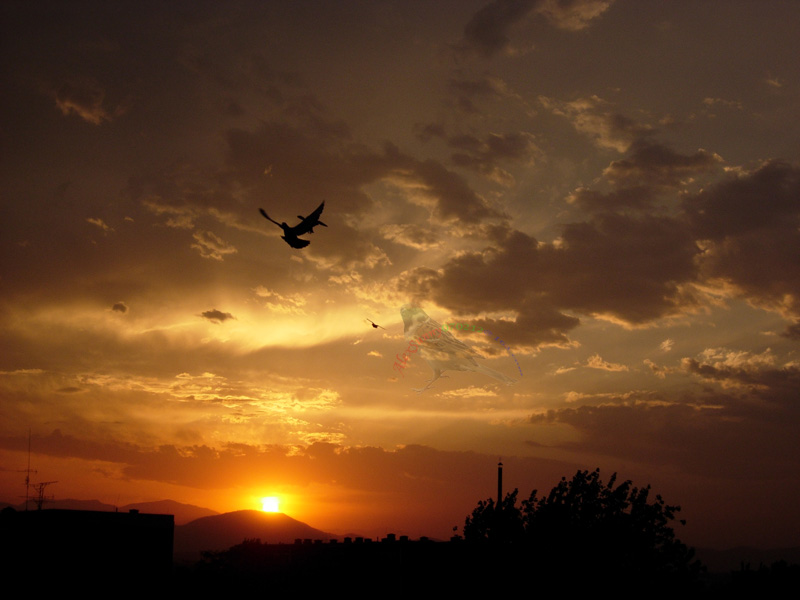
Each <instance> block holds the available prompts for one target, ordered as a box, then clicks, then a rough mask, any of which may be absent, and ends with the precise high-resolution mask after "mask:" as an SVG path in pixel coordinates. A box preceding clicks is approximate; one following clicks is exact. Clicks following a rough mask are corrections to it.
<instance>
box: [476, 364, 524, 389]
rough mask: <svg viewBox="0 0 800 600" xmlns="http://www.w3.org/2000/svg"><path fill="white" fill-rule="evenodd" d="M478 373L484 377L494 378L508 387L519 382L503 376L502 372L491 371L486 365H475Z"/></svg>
mask: <svg viewBox="0 0 800 600" xmlns="http://www.w3.org/2000/svg"><path fill="white" fill-rule="evenodd" d="M474 370H475V371H476V372H477V373H483V374H484V375H488V376H489V377H494V378H495V379H497V380H498V381H502V382H503V383H505V384H506V385H514V384H515V383H516V382H517V380H516V379H511V377H507V376H506V375H503V374H502V373H501V372H500V371H495V370H494V369H490V368H489V367H486V366H484V365H475V369H474Z"/></svg>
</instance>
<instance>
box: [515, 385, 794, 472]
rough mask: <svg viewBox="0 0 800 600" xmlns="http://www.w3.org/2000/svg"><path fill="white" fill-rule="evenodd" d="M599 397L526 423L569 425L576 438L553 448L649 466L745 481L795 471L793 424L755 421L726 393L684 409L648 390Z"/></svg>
mask: <svg viewBox="0 0 800 600" xmlns="http://www.w3.org/2000/svg"><path fill="white" fill-rule="evenodd" d="M584 400H586V398H584ZM603 400H604V403H603V404H602V405H600V406H588V405H584V406H579V407H576V408H572V407H569V408H563V409H558V410H549V411H548V412H547V413H546V414H542V415H534V416H532V417H531V422H532V423H533V424H537V425H544V424H561V425H568V426H569V427H571V428H573V429H574V430H575V431H576V432H577V433H578V434H579V436H580V437H579V438H578V440H577V441H569V442H562V443H558V444H555V445H556V446H558V447H561V448H563V449H568V450H570V451H572V452H589V453H592V454H595V455H596V454H601V455H606V456H613V457H615V458H617V459H618V460H626V461H633V462H636V463H643V464H647V465H650V466H651V468H652V466H656V465H672V466H675V467H677V468H679V469H681V470H682V471H685V472H687V473H696V474H701V475H704V476H713V477H722V478H732V479H739V480H744V479H751V478H756V479H768V478H774V477H780V478H784V477H785V473H789V472H794V471H795V470H796V469H797V468H798V467H800V456H798V454H797V452H796V451H792V450H790V447H791V445H792V444H794V441H793V440H794V437H795V433H794V432H793V431H792V430H793V425H792V424H790V423H788V422H785V421H784V422H782V421H781V420H780V419H776V418H775V417H776V416H777V415H776V414H775V413H774V412H770V413H762V416H761V417H756V415H755V413H754V412H752V411H746V412H743V410H742V408H741V404H740V403H739V402H738V401H737V400H735V399H734V398H731V397H729V396H725V395H716V396H714V397H713V398H706V400H708V401H713V403H708V404H706V402H704V401H703V399H701V398H697V397H691V398H689V400H690V401H693V402H692V404H690V403H687V402H675V401H668V400H664V399H659V398H658V397H657V396H655V397H654V396H653V395H652V394H647V393H637V394H633V395H629V396H627V397H621V396H617V398H616V400H613V399H610V398H608V397H607V396H606V397H604V399H603ZM610 400H611V401H610ZM684 400H687V398H684ZM754 417H755V418H754ZM754 448H758V449H759V451H758V452H753V449H754Z"/></svg>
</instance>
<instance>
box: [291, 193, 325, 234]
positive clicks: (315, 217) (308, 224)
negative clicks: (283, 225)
mask: <svg viewBox="0 0 800 600" xmlns="http://www.w3.org/2000/svg"><path fill="white" fill-rule="evenodd" d="M324 208H325V201H324V200H323V201H322V204H320V205H319V206H318V207H317V210H315V211H314V212H312V213H311V214H310V215H308V216H307V217H302V219H303V220H302V221H300V223H299V224H297V225H295V226H294V227H292V233H294V234H295V235H303V234H304V233H313V229H314V227H316V226H317V225H322V226H323V227H327V225H325V223H323V222H322V221H320V220H319V217H320V215H322V211H323V209H324Z"/></svg>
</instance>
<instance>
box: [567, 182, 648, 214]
mask: <svg viewBox="0 0 800 600" xmlns="http://www.w3.org/2000/svg"><path fill="white" fill-rule="evenodd" d="M655 195H656V194H655V191H654V190H653V189H652V188H650V187H648V186H644V185H640V186H633V187H623V188H619V189H616V190H612V191H610V192H607V193H604V192H599V191H597V190H592V189H589V188H585V187H581V188H578V189H576V190H575V191H574V192H572V194H570V195H569V196H567V202H568V203H569V204H574V205H576V206H578V207H579V208H581V209H582V210H584V211H587V212H605V211H609V212H618V211H624V210H647V209H650V208H652V206H653V201H654V199H655Z"/></svg>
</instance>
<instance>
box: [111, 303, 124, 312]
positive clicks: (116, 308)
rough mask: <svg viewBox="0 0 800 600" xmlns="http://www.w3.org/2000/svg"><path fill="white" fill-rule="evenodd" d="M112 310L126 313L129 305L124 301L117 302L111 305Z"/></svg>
mask: <svg viewBox="0 0 800 600" xmlns="http://www.w3.org/2000/svg"><path fill="white" fill-rule="evenodd" d="M111 310H113V311H114V312H120V313H122V314H123V315H124V314H125V313H126V312H128V305H127V304H125V303H124V302H115V303H114V305H113V306H112V307H111Z"/></svg>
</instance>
